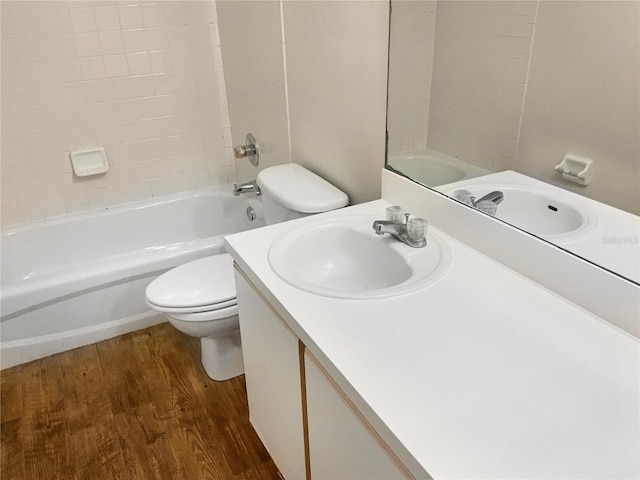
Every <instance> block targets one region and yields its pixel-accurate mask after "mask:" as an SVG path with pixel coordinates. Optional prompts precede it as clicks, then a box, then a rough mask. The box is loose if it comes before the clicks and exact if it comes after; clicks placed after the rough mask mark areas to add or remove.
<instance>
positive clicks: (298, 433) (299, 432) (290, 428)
mask: <svg viewBox="0 0 640 480" xmlns="http://www.w3.org/2000/svg"><path fill="white" fill-rule="evenodd" d="M234 273H235V281H236V292H237V296H238V310H239V316H240V330H241V334H242V355H243V358H244V369H245V379H246V383H247V398H248V401H249V417H250V419H251V424H252V425H253V428H254V429H255V431H256V432H257V433H258V436H259V437H260V440H262V443H263V444H264V446H265V447H266V448H267V450H268V451H269V454H270V455H271V458H273V460H274V462H275V463H276V465H277V466H278V469H279V470H280V473H282V475H283V476H284V478H285V479H286V480H297V479H304V478H305V477H306V473H305V453H304V435H303V423H302V391H301V387H300V362H299V358H300V353H299V342H298V339H297V338H296V336H295V335H294V334H293V333H292V332H291V331H290V330H289V329H288V328H287V327H286V325H285V324H284V322H283V321H282V320H281V319H280V318H279V317H278V316H277V315H276V313H275V312H274V311H273V309H272V308H271V307H270V306H269V305H268V304H267V303H266V302H265V301H264V300H263V299H262V298H261V297H260V296H259V294H258V293H257V292H256V291H255V290H254V289H253V287H252V286H251V285H249V283H248V281H247V280H246V279H245V278H244V276H243V274H242V273H240V272H238V270H237V269H236V271H235V272H234Z"/></svg>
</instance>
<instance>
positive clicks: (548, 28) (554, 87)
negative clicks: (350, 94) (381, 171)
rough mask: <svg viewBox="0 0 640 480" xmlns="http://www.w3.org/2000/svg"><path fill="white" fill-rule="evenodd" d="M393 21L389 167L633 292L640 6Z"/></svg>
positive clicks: (424, 1)
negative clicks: (623, 281)
mask: <svg viewBox="0 0 640 480" xmlns="http://www.w3.org/2000/svg"><path fill="white" fill-rule="evenodd" d="M390 12H391V13H390V38H389V90H388V110H387V135H388V145H387V168H389V169H390V170H394V171H396V172H398V173H400V174H402V175H404V176H407V177H409V178H410V179H412V180H413V181H415V182H418V183H420V184H422V185H424V186H427V187H429V188H432V189H434V190H437V191H439V192H441V193H444V194H446V195H448V196H450V197H451V198H454V199H455V200H456V201H460V202H462V203H466V204H467V205H468V206H469V208H476V209H477V210H478V212H479V214H491V215H494V216H495V217H496V218H498V219H500V220H503V221H506V222H508V223H510V224H512V225H514V226H516V227H518V228H520V229H522V230H525V231H527V232H529V233H531V234H533V235H536V236H538V237H540V238H542V239H544V240H547V241H549V242H552V243H554V244H556V245H558V246H559V247H561V248H563V249H565V250H567V251H569V252H572V253H574V254H576V255H579V256H581V257H583V258H585V259H587V260H589V261H591V262H593V263H596V264H598V265H600V266H602V267H604V268H606V269H608V270H610V271H613V272H615V273H617V274H619V275H621V276H624V277H626V278H628V279H629V280H631V281H633V282H635V283H639V284H640V245H639V231H640V220H639V218H640V217H638V215H639V214H640V134H639V132H640V2H636V1H634V2H627V1H613V0H604V1H598V0H595V1H566V0H516V1H484V0H474V1H458V0H391V9H390ZM563 160H564V161H563Z"/></svg>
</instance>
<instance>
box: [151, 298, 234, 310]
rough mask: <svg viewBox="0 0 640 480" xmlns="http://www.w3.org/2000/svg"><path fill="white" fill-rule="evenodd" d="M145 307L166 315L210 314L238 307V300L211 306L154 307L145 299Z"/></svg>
mask: <svg viewBox="0 0 640 480" xmlns="http://www.w3.org/2000/svg"><path fill="white" fill-rule="evenodd" d="M147 305H149V306H150V307H151V308H152V309H154V310H157V311H159V312H166V313H200V312H210V311H212V310H220V309H223V308H227V307H233V306H234V305H238V300H237V299H235V298H234V299H233V300H227V301H226V302H220V303H214V304H213V305H200V306H197V307H178V308H171V307H164V306H161V305H156V304H155V303H152V302H150V301H149V299H147Z"/></svg>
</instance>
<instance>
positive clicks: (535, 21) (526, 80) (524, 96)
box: [512, 0, 540, 170]
mask: <svg viewBox="0 0 640 480" xmlns="http://www.w3.org/2000/svg"><path fill="white" fill-rule="evenodd" d="M539 10H540V0H537V1H536V11H535V13H534V14H533V27H532V32H531V45H530V47H529V58H528V59H527V74H526V75H525V77H524V91H523V92H522V103H521V104H520V121H519V122H518V133H517V137H516V151H515V158H514V159H513V165H512V168H513V169H514V170H515V168H516V164H517V163H518V160H519V156H520V136H521V134H522V123H523V121H524V107H525V103H526V100H527V91H528V89H529V75H530V73H531V59H532V58H533V46H534V43H535V39H536V26H537V25H538V12H539Z"/></svg>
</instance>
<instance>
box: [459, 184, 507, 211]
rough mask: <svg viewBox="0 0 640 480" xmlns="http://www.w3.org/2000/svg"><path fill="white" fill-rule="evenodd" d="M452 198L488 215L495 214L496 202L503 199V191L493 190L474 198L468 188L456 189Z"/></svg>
mask: <svg viewBox="0 0 640 480" xmlns="http://www.w3.org/2000/svg"><path fill="white" fill-rule="evenodd" d="M453 198H455V199H456V200H459V201H461V202H462V203H465V204H467V205H470V206H472V207H474V208H477V209H478V210H480V211H483V212H485V213H488V214H489V215H495V214H496V209H497V207H498V204H499V203H500V202H502V201H503V200H504V193H502V192H501V191H499V190H494V191H493V192H489V193H487V194H486V195H484V196H483V197H481V198H479V199H477V200H476V197H474V196H473V194H472V193H471V192H470V191H469V190H456V191H455V192H453Z"/></svg>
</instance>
